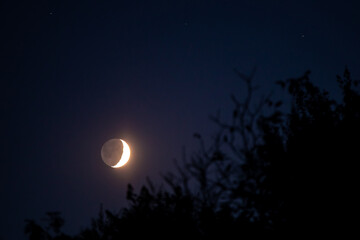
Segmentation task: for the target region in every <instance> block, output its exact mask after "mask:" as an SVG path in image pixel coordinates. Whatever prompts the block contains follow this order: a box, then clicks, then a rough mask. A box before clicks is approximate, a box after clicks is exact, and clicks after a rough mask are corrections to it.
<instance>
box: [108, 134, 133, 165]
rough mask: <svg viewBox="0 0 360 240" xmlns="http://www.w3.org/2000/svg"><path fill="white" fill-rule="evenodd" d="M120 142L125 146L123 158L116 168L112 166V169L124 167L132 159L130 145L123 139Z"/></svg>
mask: <svg viewBox="0 0 360 240" xmlns="http://www.w3.org/2000/svg"><path fill="white" fill-rule="evenodd" d="M120 141H121V142H122V144H123V153H122V155H121V158H120V161H119V162H118V163H117V164H116V165H114V166H111V167H112V168H119V167H122V166H124V165H125V164H126V163H127V162H128V161H129V159H130V147H129V145H128V144H127V143H126V142H125V141H124V140H122V139H120Z"/></svg>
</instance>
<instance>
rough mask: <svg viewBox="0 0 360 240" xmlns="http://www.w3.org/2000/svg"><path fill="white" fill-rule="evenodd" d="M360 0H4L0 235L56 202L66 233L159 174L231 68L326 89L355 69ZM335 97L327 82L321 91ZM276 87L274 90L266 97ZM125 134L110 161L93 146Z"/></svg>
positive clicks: (12, 234)
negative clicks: (124, 146) (117, 163)
mask: <svg viewBox="0 0 360 240" xmlns="http://www.w3.org/2000/svg"><path fill="white" fill-rule="evenodd" d="M359 9H360V4H359V2H358V1H355V0H354V1H285V0H278V1H259V0H252V1H250V0H249V1H240V0H239V1H226V0H223V1H211V0H208V1H196V0H192V1H190V0H187V1H100V0H99V1H24V2H19V1H2V2H1V3H0V18H1V21H0V24H1V25H0V27H1V40H0V41H1V45H0V47H1V55H0V59H1V75H0V76H1V99H2V100H1V107H2V109H1V111H2V122H3V124H2V147H1V150H2V152H3V153H2V161H1V172H0V177H1V182H0V184H1V185H0V186H1V198H0V201H1V205H0V207H1V217H0V218H1V222H0V239H1V237H3V238H4V239H19V238H20V237H21V236H22V235H23V234H22V232H23V227H24V219H25V218H34V219H37V220H39V219H40V218H41V217H42V216H43V215H44V213H45V212H46V211H54V210H57V211H61V212H62V213H63V216H64V217H65V219H66V220H67V224H66V225H65V230H69V231H77V230H78V229H79V228H80V227H81V226H86V225H87V224H88V223H89V222H90V217H92V216H95V215H96V214H97V212H98V209H99V206H100V203H103V204H104V207H105V208H108V209H112V210H118V209H119V208H120V207H121V206H124V204H125V199H124V196H125V192H126V185H127V183H129V182H131V183H133V184H134V185H135V187H136V188H137V189H139V187H140V185H141V184H142V183H143V182H144V180H145V177H146V176H150V177H152V178H154V179H158V173H159V172H166V171H167V170H169V169H171V167H172V160H173V159H174V158H178V159H179V158H180V157H181V152H182V147H183V146H185V147H186V149H188V151H189V152H191V149H196V146H197V145H196V143H197V142H196V141H195V140H194V139H193V137H192V135H193V133H194V132H200V133H203V134H204V135H205V136H208V137H209V136H210V135H211V133H212V132H213V130H215V129H216V127H215V126H214V124H212V123H211V122H210V121H209V120H208V116H209V114H211V113H215V112H216V111H217V110H218V109H222V110H223V111H224V112H226V111H228V110H229V109H231V106H232V105H231V101H230V100H229V95H230V94H231V93H234V94H237V95H239V96H241V94H242V93H243V92H244V90H243V88H242V84H241V82H240V81H239V79H238V78H237V76H236V75H235V74H234V72H233V68H237V69H238V70H240V71H242V72H244V73H249V72H250V71H251V70H252V68H253V67H254V66H257V68H258V71H257V75H256V78H255V82H256V83H257V84H259V85H260V86H261V87H262V89H264V90H265V91H270V90H271V89H276V87H275V85H274V84H273V83H274V82H275V81H276V80H280V79H286V78H289V77H298V76H300V75H302V74H303V73H304V72H305V71H306V70H308V69H310V70H311V71H312V74H311V77H312V79H313V80H314V82H316V83H317V84H319V85H320V86H322V87H326V88H328V89H330V90H331V91H332V90H333V89H335V86H336V78H335V76H336V74H342V72H343V70H344V67H345V66H346V65H347V66H348V67H349V69H350V71H351V73H352V75H353V76H354V77H355V78H356V77H359V76H360V69H359V65H358V64H359V62H360V44H359V40H360V30H359V29H360V15H359ZM332 93H334V94H336V92H334V91H333V92H332ZM277 97H281V96H277ZM115 137H116V138H123V139H125V140H127V141H128V143H129V145H130V147H131V149H132V158H131V160H130V162H129V163H128V164H127V165H126V166H125V167H124V168H122V169H118V170H114V169H111V168H109V167H108V166H107V165H105V164H104V163H103V162H102V160H101V157H100V149H101V146H102V144H103V143H104V142H105V141H107V140H108V139H110V138H115Z"/></svg>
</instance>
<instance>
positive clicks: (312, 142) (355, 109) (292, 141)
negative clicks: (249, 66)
mask: <svg viewBox="0 0 360 240" xmlns="http://www.w3.org/2000/svg"><path fill="white" fill-rule="evenodd" d="M235 71H236V70H235ZM236 74H237V75H238V76H239V78H240V79H241V80H242V81H243V82H244V84H245V87H246V88H247V95H246V96H245V97H244V98H243V99H242V100H239V99H238V98H237V97H235V96H231V100H232V102H233V104H234V110H233V113H232V117H231V120H230V122H226V121H223V120H222V119H221V117H220V115H216V116H211V120H212V121H214V122H215V124H217V125H218V126H219V131H218V132H217V133H216V134H215V136H214V138H213V139H212V142H211V144H210V145H206V144H205V141H204V139H203V138H202V136H201V135H200V134H198V133H195V134H194V137H195V138H197V139H198V140H199V150H198V151H197V152H195V153H193V154H192V155H191V157H190V158H189V159H188V158H186V157H185V156H184V157H183V159H182V162H181V163H178V162H175V166H176V169H177V171H176V172H175V173H168V174H165V175H164V176H163V180H164V182H165V183H167V185H166V187H159V188H157V187H155V186H154V184H153V183H152V182H151V181H150V179H148V184H147V185H146V186H143V187H142V188H141V189H140V192H139V193H135V190H134V189H133V187H132V186H131V185H130V184H129V185H128V190H127V200H128V201H129V203H130V205H129V207H127V208H123V209H122V210H121V211H120V213H118V214H115V213H112V212H110V211H107V210H105V211H104V210H103V209H102V208H101V209H100V212H99V216H98V217H97V218H95V219H93V220H92V224H91V226H89V227H88V228H86V229H84V230H82V231H81V232H80V233H79V234H78V235H76V236H74V237H73V238H70V237H69V236H67V235H65V234H64V233H62V232H61V231H60V228H61V226H62V224H63V220H62V219H61V218H60V217H59V215H58V213H52V214H48V217H49V219H48V220H49V221H48V223H49V227H48V228H43V227H41V226H40V225H38V224H36V223H35V222H34V221H27V224H26V227H25V233H26V234H27V235H28V237H29V239H120V238H121V237H122V238H124V237H125V238H127V237H132V238H134V237H135V238H137V237H158V238H169V237H189V236H191V237H196V238H201V239H205V238H209V237H224V238H230V237H233V236H250V235H251V236H253V237H254V236H272V235H274V236H275V235H277V236H281V235H282V236H301V235H308V234H320V235H323V234H325V233H335V232H338V233H345V232H346V231H347V230H346V229H348V228H351V226H353V224H351V222H350V220H349V218H348V217H347V216H346V214H347V213H348V212H351V211H353V209H354V207H355V206H356V205H355V203H356V199H357V198H356V191H355V189H356V188H355V182H357V181H356V180H357V174H356V172H355V171H356V170H355V169H356V168H355V164H356V159H357V158H358V155H359V153H358V148H357V146H358V145H359V141H358V140H357V139H358V137H359V136H360V126H359V123H360V95H359V92H358V91H357V90H356V87H357V86H358V81H353V80H352V79H351V78H350V73H349V71H348V70H347V69H345V72H344V75H343V77H340V76H337V81H338V83H339V87H340V90H341V92H342V97H343V98H342V99H341V100H338V101H336V100H333V99H331V98H330V96H329V93H328V92H327V91H324V90H320V89H319V88H318V87H316V86H315V85H314V84H313V83H312V82H311V81H310V80H309V75H310V72H306V73H305V74H304V75H303V76H302V77H300V78H294V79H288V80H286V81H278V82H277V84H278V85H279V86H280V87H281V88H283V89H284V91H287V92H288V93H289V94H290V96H291V97H292V102H291V103H290V111H289V112H284V111H281V110H280V107H281V105H282V101H274V100H273V99H272V97H271V95H268V96H265V97H262V98H255V97H254V93H255V91H256V89H257V88H256V87H254V86H253V77H254V74H255V70H254V71H253V72H252V73H251V74H250V75H249V76H246V75H244V74H242V73H240V72H238V71H236ZM255 100H257V101H255ZM50 231H52V234H50V233H49V232H50Z"/></svg>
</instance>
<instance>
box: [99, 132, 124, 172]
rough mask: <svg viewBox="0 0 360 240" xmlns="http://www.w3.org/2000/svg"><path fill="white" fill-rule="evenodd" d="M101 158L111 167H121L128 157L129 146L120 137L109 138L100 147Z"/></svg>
mask: <svg viewBox="0 0 360 240" xmlns="http://www.w3.org/2000/svg"><path fill="white" fill-rule="evenodd" d="M101 158H102V159H103V161H104V162H105V163H106V164H107V165H109V166H110V167H112V168H119V167H122V166H124V165H125V164H126V163H127V162H128V161H129V159H130V147H129V145H128V144H127V143H126V142H125V141H124V140H122V139H110V140H109V141H107V142H106V143H104V145H103V146H102V148H101Z"/></svg>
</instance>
